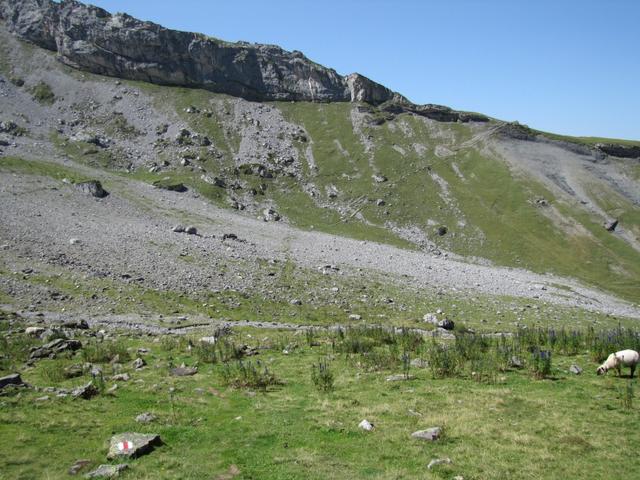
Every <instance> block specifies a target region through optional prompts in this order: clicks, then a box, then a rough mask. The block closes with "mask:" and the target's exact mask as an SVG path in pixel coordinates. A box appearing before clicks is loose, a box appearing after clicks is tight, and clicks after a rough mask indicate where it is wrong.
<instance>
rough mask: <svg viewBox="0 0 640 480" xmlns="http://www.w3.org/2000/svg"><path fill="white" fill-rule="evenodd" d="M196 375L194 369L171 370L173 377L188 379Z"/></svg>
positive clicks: (195, 369) (196, 370)
mask: <svg viewBox="0 0 640 480" xmlns="http://www.w3.org/2000/svg"><path fill="white" fill-rule="evenodd" d="M196 373H198V369H197V368H196V367H176V368H172V369H171V375H173V376H174V377H188V376H191V375H195V374H196Z"/></svg>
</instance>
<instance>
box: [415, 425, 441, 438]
mask: <svg viewBox="0 0 640 480" xmlns="http://www.w3.org/2000/svg"><path fill="white" fill-rule="evenodd" d="M441 435H442V428H441V427H431V428H427V429H426V430H418V431H417V432H413V433H412V434H411V437H412V438H417V439H420V440H426V441H428V442H433V441H435V440H438V439H439V438H440V436H441Z"/></svg>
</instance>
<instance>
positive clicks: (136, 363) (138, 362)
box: [131, 357, 147, 370]
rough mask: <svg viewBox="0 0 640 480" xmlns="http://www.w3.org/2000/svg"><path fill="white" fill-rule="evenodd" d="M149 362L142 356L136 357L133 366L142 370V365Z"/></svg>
mask: <svg viewBox="0 0 640 480" xmlns="http://www.w3.org/2000/svg"><path fill="white" fill-rule="evenodd" d="M146 364H147V362H145V361H144V360H143V359H142V358H140V357H138V358H136V359H135V360H134V361H133V363H132V364H131V366H132V367H133V368H135V369H136V370H140V369H141V368H142V367H144V366H145V365H146Z"/></svg>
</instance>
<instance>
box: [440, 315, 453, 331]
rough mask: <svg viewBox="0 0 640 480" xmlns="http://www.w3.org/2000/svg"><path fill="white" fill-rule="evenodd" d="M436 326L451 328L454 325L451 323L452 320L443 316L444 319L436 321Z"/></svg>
mask: <svg viewBox="0 0 640 480" xmlns="http://www.w3.org/2000/svg"><path fill="white" fill-rule="evenodd" d="M438 327H439V328H444V329H445V330H453V329H454V327H455V324H454V323H453V320H449V319H448V318H445V319H444V320H440V321H439V322H438Z"/></svg>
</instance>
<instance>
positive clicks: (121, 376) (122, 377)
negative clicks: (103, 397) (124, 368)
mask: <svg viewBox="0 0 640 480" xmlns="http://www.w3.org/2000/svg"><path fill="white" fill-rule="evenodd" d="M130 378H131V377H130V376H129V374H128V373H118V374H117V375H114V376H113V377H111V380H113V381H115V382H127V381H129V379H130Z"/></svg>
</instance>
